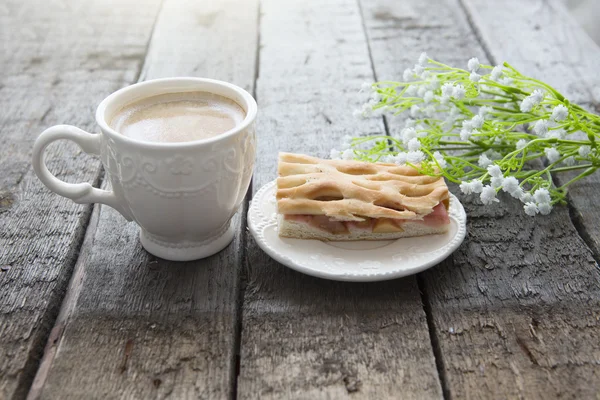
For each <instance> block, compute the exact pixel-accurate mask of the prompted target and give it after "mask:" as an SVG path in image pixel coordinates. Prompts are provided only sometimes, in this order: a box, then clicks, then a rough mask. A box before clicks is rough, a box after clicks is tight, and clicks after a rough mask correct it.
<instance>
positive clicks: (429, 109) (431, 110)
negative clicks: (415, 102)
mask: <svg viewBox="0 0 600 400" xmlns="http://www.w3.org/2000/svg"><path fill="white" fill-rule="evenodd" d="M435 111H436V110H435V107H434V106H433V105H428V106H427V107H425V108H424V109H423V113H424V114H425V115H426V116H427V117H429V118H431V117H433V116H434V115H435Z"/></svg>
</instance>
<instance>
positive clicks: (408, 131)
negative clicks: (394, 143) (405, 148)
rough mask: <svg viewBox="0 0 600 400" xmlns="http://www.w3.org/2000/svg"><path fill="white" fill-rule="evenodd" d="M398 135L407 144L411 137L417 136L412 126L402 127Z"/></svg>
mask: <svg viewBox="0 0 600 400" xmlns="http://www.w3.org/2000/svg"><path fill="white" fill-rule="evenodd" d="M400 135H401V136H402V142H403V143H404V145H407V144H408V142H409V141H410V140H411V139H414V138H416V137H417V130H416V129H415V128H412V127H411V128H404V129H402V132H400Z"/></svg>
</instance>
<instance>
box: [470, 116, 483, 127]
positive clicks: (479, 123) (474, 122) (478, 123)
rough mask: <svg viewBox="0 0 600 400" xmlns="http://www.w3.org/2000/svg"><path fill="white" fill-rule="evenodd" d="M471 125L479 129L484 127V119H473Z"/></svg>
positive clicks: (480, 117) (475, 117)
mask: <svg viewBox="0 0 600 400" xmlns="http://www.w3.org/2000/svg"><path fill="white" fill-rule="evenodd" d="M471 124H472V125H473V128H475V129H479V128H481V127H482V126H483V117H482V116H481V115H476V116H474V117H473V118H472V119H471Z"/></svg>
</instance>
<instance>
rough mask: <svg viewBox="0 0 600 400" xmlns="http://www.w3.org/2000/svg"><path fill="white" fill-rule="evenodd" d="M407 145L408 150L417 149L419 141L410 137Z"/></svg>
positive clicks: (419, 145) (419, 146)
mask: <svg viewBox="0 0 600 400" xmlns="http://www.w3.org/2000/svg"><path fill="white" fill-rule="evenodd" d="M407 147H408V150H409V151H417V150H419V149H420V148H421V142H420V141H419V139H417V138H412V139H410V140H409V141H408V145H407Z"/></svg>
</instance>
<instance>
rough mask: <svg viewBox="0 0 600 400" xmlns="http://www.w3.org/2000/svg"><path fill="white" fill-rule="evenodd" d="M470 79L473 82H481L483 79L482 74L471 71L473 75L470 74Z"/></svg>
mask: <svg viewBox="0 0 600 400" xmlns="http://www.w3.org/2000/svg"><path fill="white" fill-rule="evenodd" d="M469 80H470V81H471V82H479V81H480V80H481V75H479V74H478V73H477V72H471V75H469Z"/></svg>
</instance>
